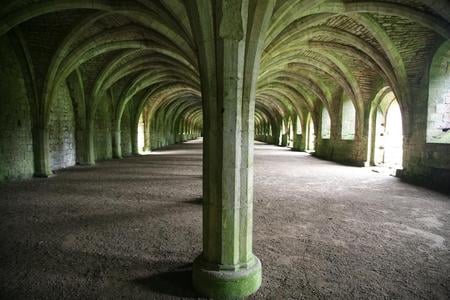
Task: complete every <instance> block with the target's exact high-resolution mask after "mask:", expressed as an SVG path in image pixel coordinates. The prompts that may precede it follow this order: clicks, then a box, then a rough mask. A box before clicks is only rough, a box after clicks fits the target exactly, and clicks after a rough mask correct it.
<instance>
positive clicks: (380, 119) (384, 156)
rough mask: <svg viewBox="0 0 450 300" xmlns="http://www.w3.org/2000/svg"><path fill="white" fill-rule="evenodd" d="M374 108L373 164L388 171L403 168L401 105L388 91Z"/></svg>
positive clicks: (377, 101)
mask: <svg viewBox="0 0 450 300" xmlns="http://www.w3.org/2000/svg"><path fill="white" fill-rule="evenodd" d="M375 102H376V103H377V105H376V106H375V107H373V108H372V110H373V111H372V118H373V119H372V121H373V122H374V124H373V125H372V131H373V137H372V141H373V143H372V146H371V145H369V147H372V149H369V150H372V152H373V155H372V159H371V164H372V165H375V166H384V167H387V168H388V169H394V170H396V169H402V167H403V126H402V124H403V123H402V113H401V109H400V105H399V104H398V101H397V99H396V97H395V95H394V93H393V92H392V91H390V90H388V89H386V90H385V91H384V92H383V93H382V94H381V95H380V97H379V99H376V100H375Z"/></svg>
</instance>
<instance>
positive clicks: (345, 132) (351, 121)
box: [342, 98, 356, 140]
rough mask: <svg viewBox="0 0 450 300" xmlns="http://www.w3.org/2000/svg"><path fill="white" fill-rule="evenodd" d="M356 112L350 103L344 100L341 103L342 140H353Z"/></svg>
mask: <svg viewBox="0 0 450 300" xmlns="http://www.w3.org/2000/svg"><path fill="white" fill-rule="evenodd" d="M355 124H356V110H355V106H354V105H353V103H352V101H351V100H350V99H349V98H345V99H344V101H343V102H342V139H343V140H354V139H355Z"/></svg>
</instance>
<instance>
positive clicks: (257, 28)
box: [186, 0, 274, 299]
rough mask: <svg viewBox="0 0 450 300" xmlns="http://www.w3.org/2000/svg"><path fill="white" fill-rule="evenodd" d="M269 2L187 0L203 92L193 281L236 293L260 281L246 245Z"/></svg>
mask: <svg viewBox="0 0 450 300" xmlns="http://www.w3.org/2000/svg"><path fill="white" fill-rule="evenodd" d="M273 2H274V1H256V0H250V1H243V0H228V1H227V0H217V1H210V0H197V1H187V2H186V5H187V10H188V12H189V14H190V16H189V17H190V21H191V25H192V29H193V32H194V35H195V39H196V42H197V45H198V51H199V66H200V76H201V88H202V97H203V120H204V130H205V132H204V137H205V139H204V145H203V252H202V254H201V255H200V256H199V257H198V258H197V259H196V260H195V262H194V267H193V284H194V287H195V288H196V289H197V290H198V291H199V292H201V293H202V294H204V295H206V296H208V297H212V298H218V299H221V298H239V297H245V296H248V295H250V294H252V293H254V292H255V291H256V290H257V289H258V288H259V286H260V284H261V263H260V261H259V259H258V258H257V257H256V256H255V255H253V252H252V231H253V230H252V219H253V218H252V211H253V138H254V132H253V130H254V129H253V126H254V124H253V123H254V106H255V103H254V101H255V85H256V78H257V75H258V66H259V58H260V53H261V48H262V44H263V39H264V34H262V33H263V32H265V29H266V28H267V25H268V22H269V20H270V16H271V12H272V9H273V4H274V3H273Z"/></svg>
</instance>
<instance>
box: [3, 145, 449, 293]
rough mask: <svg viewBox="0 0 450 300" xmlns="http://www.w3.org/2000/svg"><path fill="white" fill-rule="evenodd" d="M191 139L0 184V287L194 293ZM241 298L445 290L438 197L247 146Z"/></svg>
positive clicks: (445, 203)
mask: <svg viewBox="0 0 450 300" xmlns="http://www.w3.org/2000/svg"><path fill="white" fill-rule="evenodd" d="M201 148H202V144H201V141H200V140H196V141H192V142H187V143H184V144H181V145H173V146H168V147H166V148H164V149H162V150H157V151H153V152H152V153H151V154H149V155H143V156H134V157H129V158H126V159H123V160H110V161H104V162H99V163H97V164H96V165H95V167H83V166H76V167H72V168H68V169H63V170H60V171H58V172H57V173H58V174H57V176H55V177H52V178H49V179H31V180H27V181H23V182H10V183H3V184H1V185H0V198H1V201H0V212H1V217H0V235H1V236H0V239H1V241H2V242H1V243H0V277H1V279H0V298H2V299H27V298H31V295H32V296H33V297H34V298H46V299H63V298H64V299H119V298H121V297H123V298H125V299H178V298H181V297H183V298H197V297H198V295H197V294H196V293H195V292H194V291H193V289H192V287H191V283H190V282H191V273H190V265H191V263H192V261H193V260H194V258H195V257H196V256H198V255H199V254H200V252H201V250H202V233H201V230H202V225H201V222H202V207H201V201H202V199H201V197H202V153H201ZM254 190H255V195H254V203H253V205H254V228H253V232H254V236H253V246H254V253H255V255H257V256H258V257H259V258H260V259H261V262H262V264H263V268H264V269H263V282H262V286H261V288H260V289H259V290H258V291H257V292H256V294H254V295H253V296H251V299H302V298H307V299H314V298H325V297H333V298H366V299H367V298H396V299H400V298H401V299H415V298H428V299H430V298H433V299H446V298H448V296H449V295H450V282H449V275H450V251H449V248H450V244H449V239H450V199H449V198H448V196H445V195H443V194H439V193H437V192H433V191H430V190H427V189H425V188H421V187H416V186H412V185H409V184H406V183H403V182H401V181H399V180H398V179H397V178H394V177H390V176H386V175H385V174H380V173H376V172H373V171H372V170H371V169H370V168H355V167H347V166H342V165H338V164H336V163H333V162H329V161H324V160H319V159H317V158H314V157H312V156H310V155H308V154H306V153H303V152H294V151H290V150H289V149H288V148H282V147H276V146H271V145H267V144H262V143H257V144H256V146H255V187H254Z"/></svg>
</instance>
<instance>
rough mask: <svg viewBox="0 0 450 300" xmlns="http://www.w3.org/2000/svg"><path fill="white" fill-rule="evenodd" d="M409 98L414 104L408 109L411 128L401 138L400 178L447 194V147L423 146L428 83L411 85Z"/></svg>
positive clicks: (449, 175)
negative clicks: (412, 99)
mask: <svg viewBox="0 0 450 300" xmlns="http://www.w3.org/2000/svg"><path fill="white" fill-rule="evenodd" d="M412 95H414V99H415V101H414V102H413V103H414V105H411V106H410V107H409V108H408V111H409V114H410V115H411V117H410V120H409V121H410V124H411V125H410V128H409V134H408V135H407V136H406V137H405V139H404V141H405V142H404V145H403V149H404V158H403V171H402V173H401V177H402V178H403V179H405V180H406V181H409V182H413V183H416V184H421V185H426V186H430V187H433V188H436V189H440V190H443V191H446V192H450V185H449V183H448V179H449V178H450V155H449V154H450V144H436V143H426V128H427V107H428V81H427V80H424V81H423V82H421V83H419V84H417V85H414V86H413V93H412Z"/></svg>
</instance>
